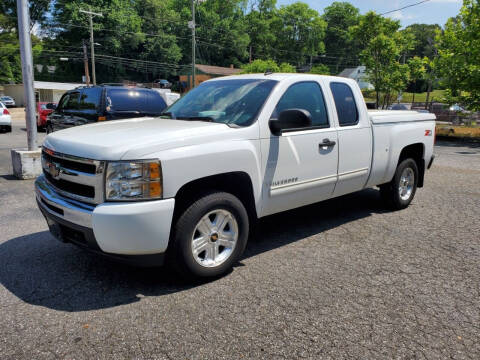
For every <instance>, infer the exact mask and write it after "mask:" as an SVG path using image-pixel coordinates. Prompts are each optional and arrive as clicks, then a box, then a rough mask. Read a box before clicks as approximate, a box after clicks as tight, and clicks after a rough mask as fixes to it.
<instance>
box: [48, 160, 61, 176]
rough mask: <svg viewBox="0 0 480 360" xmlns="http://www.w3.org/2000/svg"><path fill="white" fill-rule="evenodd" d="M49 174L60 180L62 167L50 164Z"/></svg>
mask: <svg viewBox="0 0 480 360" xmlns="http://www.w3.org/2000/svg"><path fill="white" fill-rule="evenodd" d="M47 165H48V173H49V174H50V175H51V176H52V177H53V178H54V179H57V180H58V179H59V177H60V165H59V164H57V163H53V162H49V163H48V164H47Z"/></svg>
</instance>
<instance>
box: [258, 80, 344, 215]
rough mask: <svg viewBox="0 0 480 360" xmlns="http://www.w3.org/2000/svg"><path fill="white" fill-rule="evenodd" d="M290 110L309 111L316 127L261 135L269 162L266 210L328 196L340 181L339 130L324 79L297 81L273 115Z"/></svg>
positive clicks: (269, 211) (264, 197)
mask: <svg viewBox="0 0 480 360" xmlns="http://www.w3.org/2000/svg"><path fill="white" fill-rule="evenodd" d="M286 109H303V110H307V111H308V112H310V114H311V116H312V126H311V127H309V128H302V129H295V130H291V131H284V132H283V133H282V135H281V136H274V135H271V136H270V138H266V139H262V140H261V148H262V154H263V157H264V159H265V160H264V161H266V167H265V178H264V184H263V204H264V207H263V209H262V215H269V214H272V213H276V212H279V211H284V210H289V209H293V208H296V207H299V206H303V205H307V204H311V203H315V202H318V201H322V200H325V199H328V198H330V197H331V196H332V193H333V191H334V188H335V184H336V181H337V165H338V145H337V144H338V139H337V130H336V128H335V126H334V125H332V123H331V121H330V119H329V116H328V112H327V107H326V104H325V98H324V96H323V92H322V88H321V86H320V83H318V82H316V81H305V82H298V83H294V84H293V85H291V86H290V87H289V88H288V89H287V90H286V91H285V93H284V94H283V96H282V97H281V98H280V100H279V102H278V104H277V106H276V108H275V110H274V112H273V114H272V117H273V118H274V117H277V116H278V114H279V113H280V112H281V111H282V110H286Z"/></svg>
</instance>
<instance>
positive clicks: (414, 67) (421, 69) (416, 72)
mask: <svg viewBox="0 0 480 360" xmlns="http://www.w3.org/2000/svg"><path fill="white" fill-rule="evenodd" d="M408 69H409V74H410V81H411V82H413V84H414V87H413V88H414V91H413V97H412V104H413V103H414V102H415V91H416V85H417V81H418V80H422V79H423V78H424V77H425V73H426V69H425V61H424V60H423V59H422V58H420V57H418V56H414V57H413V58H411V59H409V60H408Z"/></svg>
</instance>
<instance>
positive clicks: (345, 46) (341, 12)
mask: <svg viewBox="0 0 480 360" xmlns="http://www.w3.org/2000/svg"><path fill="white" fill-rule="evenodd" d="M322 18H323V20H325V22H326V23H327V28H326V30H325V51H326V54H327V55H328V56H332V59H335V60H334V64H333V65H332V66H331V68H332V72H333V73H334V74H338V73H339V72H340V71H341V70H342V69H343V68H344V67H347V66H348V65H350V66H351V65H353V64H356V63H357V57H358V55H359V52H360V48H359V46H358V43H357V42H356V41H355V38H354V37H353V36H352V32H351V31H349V29H350V28H351V27H353V26H356V25H358V23H359V21H360V11H359V10H358V9H357V8H356V7H354V6H353V5H352V4H350V3H348V2H334V3H332V5H330V6H327V7H326V8H325V10H324V13H323V15H322Z"/></svg>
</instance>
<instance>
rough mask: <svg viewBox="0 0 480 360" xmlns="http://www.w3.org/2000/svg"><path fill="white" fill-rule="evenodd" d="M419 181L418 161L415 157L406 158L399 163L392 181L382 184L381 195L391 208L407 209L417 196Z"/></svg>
mask: <svg viewBox="0 0 480 360" xmlns="http://www.w3.org/2000/svg"><path fill="white" fill-rule="evenodd" d="M417 183H418V166H417V163H416V162H415V160H413V159H405V160H403V161H402V162H400V164H398V166H397V170H396V171H395V175H394V177H393V179H392V181H390V182H389V183H388V184H384V185H381V186H380V195H381V197H382V199H383V201H384V202H385V203H386V205H387V206H388V207H389V208H391V209H393V210H401V209H405V208H406V207H407V206H408V205H410V203H411V202H412V200H413V197H414V196H415V192H416V191H417Z"/></svg>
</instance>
